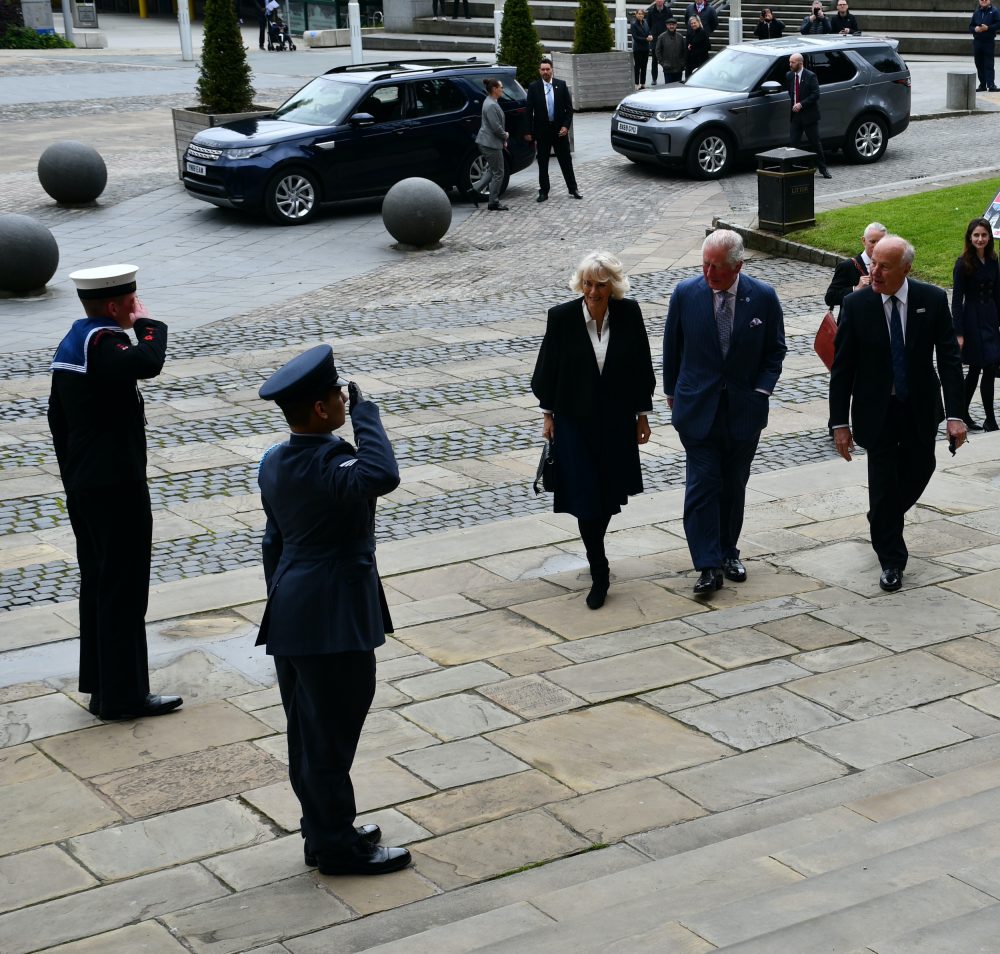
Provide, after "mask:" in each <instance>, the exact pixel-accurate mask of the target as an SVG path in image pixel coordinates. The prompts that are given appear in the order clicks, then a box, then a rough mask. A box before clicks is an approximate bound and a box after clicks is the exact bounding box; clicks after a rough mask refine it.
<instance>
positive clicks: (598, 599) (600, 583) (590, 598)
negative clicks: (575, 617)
mask: <svg viewBox="0 0 1000 954" xmlns="http://www.w3.org/2000/svg"><path fill="white" fill-rule="evenodd" d="M610 586H611V581H610V579H609V578H608V577H606V576H605V577H596V578H595V579H594V582H593V583H592V584H591V586H590V592H589V593H588V594H587V606H589V607H590V608H591V609H592V610H596V609H600V608H601V607H602V606H603V605H604V600H605V598H606V597H607V595H608V588H609V587H610Z"/></svg>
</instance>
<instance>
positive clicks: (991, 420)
mask: <svg viewBox="0 0 1000 954" xmlns="http://www.w3.org/2000/svg"><path fill="white" fill-rule="evenodd" d="M983 430H984V431H1000V424H997V421H996V418H995V417H988V418H986V421H985V422H984V423H983Z"/></svg>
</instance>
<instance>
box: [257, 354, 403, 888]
mask: <svg viewBox="0 0 1000 954" xmlns="http://www.w3.org/2000/svg"><path fill="white" fill-rule="evenodd" d="M345 384H347V382H345V381H341V380H340V378H339V377H338V376H337V368H336V366H335V364H334V360H333V352H332V351H331V350H330V348H329V347H328V346H326V345H320V346H318V347H316V348H311V349H310V350H309V351H306V352H305V353H304V354H301V355H299V356H298V357H296V358H293V359H292V360H291V361H290V362H288V364H286V365H285V366H284V367H282V368H280V369H279V370H278V371H276V372H275V373H274V374H273V375H272V376H271V377H270V378H269V379H268V380H267V382H266V383H265V384H264V385H263V386H262V387H261V389H260V396H261V397H262V398H264V399H266V400H270V401H275V402H277V404H278V406H279V407H280V408H281V410H282V411H283V412H284V415H285V419H286V420H287V421H288V426H289V427H290V428H291V432H292V433H291V436H290V437H289V439H288V440H287V441H285V442H284V443H283V444H278V445H276V446H275V447H272V448H271V449H270V450H269V451H268V452H267V453H266V454H265V455H264V458H263V459H262V460H261V462H260V473H259V475H258V482H259V484H260V494H261V503H262V504H263V507H264V513H265V514H266V515H267V526H266V529H265V531H264V539H263V541H262V550H263V557H264V578H265V580H266V582H267V608H266V609H265V611H264V617H263V619H262V620H261V624H260V636H259V638H258V640H257V645H258V646H259V645H261V644H262V643H263V644H265V645H266V647H267V653H268V655H270V656H273V657H274V668H275V670H276V671H277V674H278V689H279V691H280V693H281V703H282V705H283V706H284V709H285V715H286V716H287V718H288V775H289V778H290V780H291V783H292V789H293V790H294V792H295V795H296V797H297V798H298V800H299V804H300V805H301V807H302V837H303V838H304V839H305V862H306V864H307V865H309V866H317V867H319V870H320V872H322V873H323V874H331V875H332V874H372V875H374V874H384V873H386V872H389V871H397V870H399V869H400V868H405V867H406V866H407V865H408V864H409V863H410V854H409V852H408V851H407V850H406V849H405V848H386V847H382V846H379V844H378V842H379V840H380V839H381V837H382V833H381V831H380V830H379V828H378V826H377V825H365V826H362V827H361V828H355V827H354V816H355V810H356V806H355V801H354V788H353V786H352V785H351V775H350V772H351V764H352V763H353V761H354V753H355V751H356V749H357V746H358V740H359V738H360V736H361V727H362V726H363V725H364V722H365V717H366V716H367V715H368V709H369V707H370V706H371V702H372V698H373V697H374V694H375V648H376V647H377V646H381V645H382V644H383V643H384V642H385V634H386V632H392V622H391V620H390V619H389V611H388V607H387V606H386V601H385V595H384V594H383V592H382V584H381V582H380V580H379V576H378V570H377V568H376V566H375V499H376V498H377V497H380V496H382V495H384V494H387V493H390V492H391V491H392V490H394V489H395V488H396V487H397V486H398V485H399V468H398V467H397V465H396V458H395V457H394V456H393V453H392V446H391V445H390V444H389V439H388V438H387V437H386V434H385V431H384V430H383V428H382V422H381V420H380V419H379V413H378V408H377V407H376V406H375V405H374V404H373V403H372V402H371V401H366V400H365V399H364V397H363V395H362V394H361V391H360V390H359V389H358V387H357V385H355V384H353V383H351V384H349V385H348V391H349V394H350V414H351V423H352V425H353V427H354V436H355V439H356V440H357V442H358V446H357V450H355V448H354V447H352V446H351V445H350V444H348V443H347V441H344V440H341V439H340V438H338V437H334V436H333V431H335V430H336V429H337V428H339V427H340V426H341V425H343V423H344V420H345V413H344V395H343V391H342V387H343V386H344V385H345Z"/></svg>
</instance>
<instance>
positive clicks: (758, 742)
mask: <svg viewBox="0 0 1000 954" xmlns="http://www.w3.org/2000/svg"><path fill="white" fill-rule="evenodd" d="M675 716H676V718H678V719H680V720H681V721H682V722H686V723H687V724H688V725H693V726H695V727H697V728H698V729H700V730H701V731H702V732H706V733H708V734H709V735H711V736H712V737H713V738H715V739H718V740H719V741H720V742H724V743H725V744H726V745H731V746H733V747H735V748H737V749H740V750H742V751H746V750H748V749H758V748H760V747H761V746H764V745H772V744H774V743H775V742H783V741H785V740H786V739H794V738H795V737H796V736H800V735H804V734H805V733H806V732H812V731H814V730H816V729H821V728H826V727H827V726H831V725H837V724H838V723H841V722H846V721H847V720H846V719H843V718H841V717H840V716H838V715H835V714H834V713H832V712H830V711H829V710H828V709H824V708H823V707H822V706H818V705H816V704H815V703H812V702H809V701H808V700H805V699H800V698H799V697H798V696H795V695H793V694H792V693H790V692H789V691H788V690H787V689H785V688H781V687H772V688H769V689H760V690H758V691H757V692H748V693H745V694H743V695H739V696H734V697H733V698H731V699H724V700H722V701H721V702H710V703H708V704H707V705H703V706H695V707H694V708H692V709H684V710H682V711H680V712H677V713H675Z"/></svg>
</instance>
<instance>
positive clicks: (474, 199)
mask: <svg viewBox="0 0 1000 954" xmlns="http://www.w3.org/2000/svg"><path fill="white" fill-rule="evenodd" d="M469 201H470V202H472V204H473V205H474V206H475V207H476V208H477V209H478V208H479V193H478V192H477V191H476V187H475V186H473V187H472V191H471V192H470V193H469Z"/></svg>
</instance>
